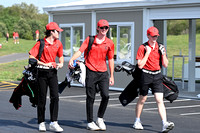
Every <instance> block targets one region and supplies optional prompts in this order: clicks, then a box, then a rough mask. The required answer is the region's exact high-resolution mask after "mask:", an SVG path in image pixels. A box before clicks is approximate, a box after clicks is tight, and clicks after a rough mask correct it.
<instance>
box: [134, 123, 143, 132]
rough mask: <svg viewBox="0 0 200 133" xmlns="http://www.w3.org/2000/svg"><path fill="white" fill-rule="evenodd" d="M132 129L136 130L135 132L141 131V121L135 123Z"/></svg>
mask: <svg viewBox="0 0 200 133" xmlns="http://www.w3.org/2000/svg"><path fill="white" fill-rule="evenodd" d="M133 128H135V129H137V130H143V129H144V128H143V126H142V123H141V121H136V122H135V123H134V125H133Z"/></svg>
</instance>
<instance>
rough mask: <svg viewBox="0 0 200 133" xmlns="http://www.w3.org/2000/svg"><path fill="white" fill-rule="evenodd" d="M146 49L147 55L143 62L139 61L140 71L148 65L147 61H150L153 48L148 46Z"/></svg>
mask: <svg viewBox="0 0 200 133" xmlns="http://www.w3.org/2000/svg"><path fill="white" fill-rule="evenodd" d="M145 49H146V53H145V55H144V58H142V59H141V60H138V62H137V63H138V67H139V68H140V69H142V68H143V67H144V65H145V64H146V62H147V60H148V57H149V54H150V53H151V48H150V47H149V46H146V47H145Z"/></svg>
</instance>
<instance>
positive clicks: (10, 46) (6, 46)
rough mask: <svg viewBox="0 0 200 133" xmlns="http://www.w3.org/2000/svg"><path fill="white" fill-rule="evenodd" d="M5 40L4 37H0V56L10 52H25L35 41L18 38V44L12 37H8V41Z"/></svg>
mask: <svg viewBox="0 0 200 133" xmlns="http://www.w3.org/2000/svg"><path fill="white" fill-rule="evenodd" d="M5 40H6V39H5V38H0V44H2V48H1V49H0V56H2V55H8V54H12V53H26V52H28V51H29V50H30V49H31V48H32V47H33V46H34V45H35V43H36V41H34V40H24V39H20V40H19V44H14V43H13V39H12V38H9V40H8V43H6V41H5Z"/></svg>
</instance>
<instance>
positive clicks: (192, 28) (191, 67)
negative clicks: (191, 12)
mask: <svg viewBox="0 0 200 133" xmlns="http://www.w3.org/2000/svg"><path fill="white" fill-rule="evenodd" d="M195 47H196V20H195V19H190V20H189V63H188V92H195V56H196V48H195Z"/></svg>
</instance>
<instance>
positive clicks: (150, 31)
mask: <svg viewBox="0 0 200 133" xmlns="http://www.w3.org/2000/svg"><path fill="white" fill-rule="evenodd" d="M147 35H151V36H160V35H159V31H158V29H157V28H156V27H153V26H152V27H150V28H149V29H148V30H147Z"/></svg>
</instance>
